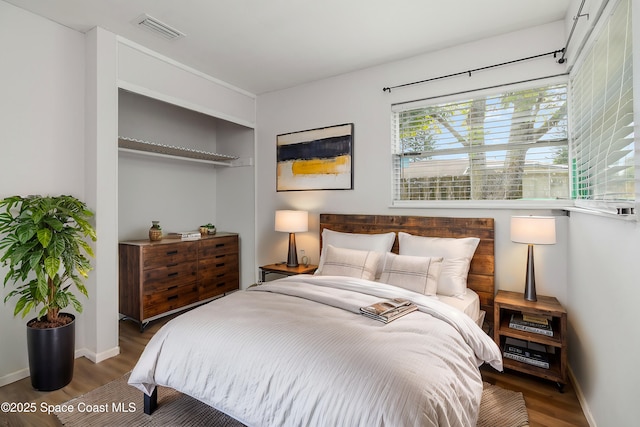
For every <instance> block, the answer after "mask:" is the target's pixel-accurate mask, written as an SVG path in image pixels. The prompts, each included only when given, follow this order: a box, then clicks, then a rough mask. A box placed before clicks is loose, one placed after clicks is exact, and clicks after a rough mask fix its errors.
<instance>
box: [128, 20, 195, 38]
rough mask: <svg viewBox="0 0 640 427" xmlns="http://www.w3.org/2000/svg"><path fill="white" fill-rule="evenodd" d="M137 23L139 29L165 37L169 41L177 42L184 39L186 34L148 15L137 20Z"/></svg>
mask: <svg viewBox="0 0 640 427" xmlns="http://www.w3.org/2000/svg"><path fill="white" fill-rule="evenodd" d="M135 23H136V24H137V25H138V27H140V28H143V29H145V30H147V31H151V32H152V33H154V34H157V35H159V36H160V37H164V38H165V39H167V40H175V39H179V38H182V37H184V33H182V32H180V31H178V30H176V29H175V28H172V27H170V26H169V25H167V24H165V23H164V22H161V21H158V20H157V19H156V18H154V17H152V16H149V15H147V14H144V15H141V16H140V17H138V19H136V20H135Z"/></svg>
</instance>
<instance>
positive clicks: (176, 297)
mask: <svg viewBox="0 0 640 427" xmlns="http://www.w3.org/2000/svg"><path fill="white" fill-rule="evenodd" d="M172 299H178V295H172V296H170V297H167V301H171V300H172Z"/></svg>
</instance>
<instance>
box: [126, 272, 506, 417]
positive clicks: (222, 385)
mask: <svg viewBox="0 0 640 427" xmlns="http://www.w3.org/2000/svg"><path fill="white" fill-rule="evenodd" d="M389 297H405V298H409V299H410V300H412V301H413V302H415V303H416V304H417V305H418V307H419V311H416V312H413V313H410V314H408V315H406V316H404V317H402V318H400V319H397V320H395V321H393V322H391V323H389V324H383V323H381V322H378V321H376V320H372V319H369V318H367V317H365V316H362V315H360V314H359V308H360V307H361V306H364V305H369V304H371V303H374V302H376V301H379V300H380V299H384V298H389ZM483 362H488V363H490V364H491V365H492V366H493V367H494V368H496V369H498V370H502V359H501V355H500V351H499V349H498V347H497V346H496V345H495V343H494V342H493V341H492V340H491V339H490V338H489V337H488V336H487V335H486V334H485V333H484V332H483V331H482V330H481V329H480V328H479V327H478V326H477V325H476V324H475V323H474V322H473V320H471V319H470V318H469V317H468V316H466V315H465V314H464V313H462V312H460V311H458V310H456V309H454V308H451V307H449V306H447V305H446V304H444V303H441V302H439V301H437V300H436V299H434V298H432V297H426V296H423V295H420V294H416V293H413V292H411V291H405V290H403V289H400V288H397V287H393V286H390V285H386V284H381V283H377V282H370V281H366V280H360V279H348V278H344V277H331V276H306V275H305V276H292V277H288V278H284V279H280V280H276V281H272V282H269V283H267V284H263V285H261V286H258V287H253V288H250V289H249V290H247V291H239V292H236V293H233V294H231V295H229V296H226V297H224V298H221V299H218V300H215V301H213V302H211V303H209V304H206V305H204V306H202V307H199V308H197V309H194V310H192V311H190V312H187V313H185V314H183V315H181V316H179V317H177V318H175V319H173V320H171V321H170V322H168V323H167V324H166V325H165V326H164V327H163V328H162V329H161V330H160V331H158V332H157V333H156V334H155V336H154V337H153V338H152V339H151V341H150V342H149V344H148V345H147V347H146V348H145V350H144V352H143V354H142V356H141V357H140V360H139V361H138V363H137V365H136V367H135V368H134V370H133V372H132V373H131V376H130V379H129V384H131V385H133V386H135V387H137V388H138V389H140V390H142V391H144V392H145V393H147V394H151V392H152V391H153V388H154V387H155V386H156V385H160V386H168V387H172V388H174V389H176V390H178V391H181V392H183V393H186V394H188V395H190V396H192V397H195V398H197V399H199V400H201V401H203V402H205V403H207V404H209V405H211V406H213V407H215V408H217V409H219V410H221V411H223V412H225V413H227V414H229V415H231V416H232V417H234V418H236V419H237V420H239V421H241V422H242V423H244V424H246V425H249V426H265V427H267V426H269V427H270V426H441V427H442V426H450V425H451V426H465V427H468V426H475V424H476V420H477V417H478V408H479V406H480V398H481V395H482V379H481V376H480V372H479V370H478V368H477V367H478V366H479V365H480V364H482V363H483ZM160 404H161V402H160Z"/></svg>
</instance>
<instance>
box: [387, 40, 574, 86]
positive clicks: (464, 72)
mask: <svg viewBox="0 0 640 427" xmlns="http://www.w3.org/2000/svg"><path fill="white" fill-rule="evenodd" d="M564 50H565V49H564V48H563V49H558V50H554V51H551V52H547V53H541V54H538V55H533V56H527V57H526V58H520V59H514V60H512V61H507V62H501V63H499V64H494V65H487V66H485V67H480V68H475V69H472V70H467V71H460V72H458V73H453V74H447V75H444V76H439V77H433V78H430V79H425V80H420V81H417V82H412V83H404V84H401V85H396V86H390V87H385V88H382V91H383V92H389V93H391V89H397V88H401V87H406V86H413V85H417V84H421V83H427V82H431V81H434V80H441V79H446V78H449V77H455V76H461V75H463V74H468V75H469V77H471V73H475V72H476V71H482V70H488V69H490V68H496V67H502V66H504V65H509V64H514V63H516V62H522V61H528V60H530V59H536V58H540V57H543V56H548V55H553V57H554V58H555V57H556V56H557V54H558V53H562V54H563V55H564ZM561 60H562V62H564V56H563V58H561ZM558 62H560V61H558ZM562 62H561V63H562Z"/></svg>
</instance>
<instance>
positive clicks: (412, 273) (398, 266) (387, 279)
mask: <svg viewBox="0 0 640 427" xmlns="http://www.w3.org/2000/svg"><path fill="white" fill-rule="evenodd" d="M442 260H443V258H442V257H432V258H430V257H421V256H411V255H396V254H394V253H391V252H389V253H388V254H387V256H386V258H385V262H384V268H383V270H382V274H381V275H380V282H383V283H388V284H390V285H394V286H398V287H400V288H404V289H408V290H410V291H413V292H418V293H421V294H424V295H435V294H436V292H437V290H438V277H439V276H440V269H441V267H442Z"/></svg>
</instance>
